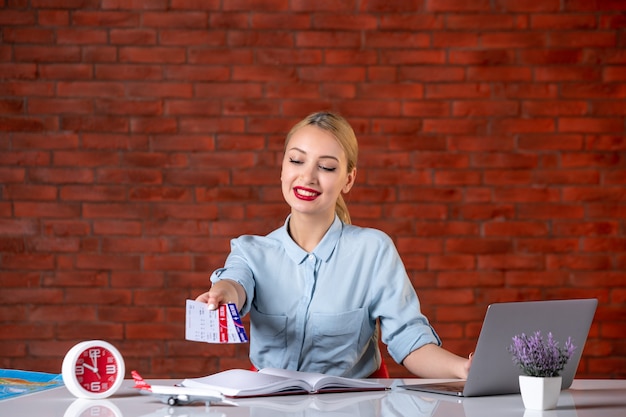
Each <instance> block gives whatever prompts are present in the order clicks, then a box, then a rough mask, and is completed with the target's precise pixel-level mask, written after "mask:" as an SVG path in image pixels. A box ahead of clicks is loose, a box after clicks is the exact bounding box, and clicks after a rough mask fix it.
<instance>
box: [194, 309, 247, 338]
mask: <svg viewBox="0 0 626 417" xmlns="http://www.w3.org/2000/svg"><path fill="white" fill-rule="evenodd" d="M186 307H187V312H186V318H185V322H186V324H185V339H186V340H191V341H194V342H207V343H246V342H247V341H248V335H247V334H246V329H245V328H244V327H243V324H242V323H241V318H240V317H239V312H238V311H237V306H236V305H235V304H232V303H231V304H222V305H220V306H219V307H218V308H217V309H216V310H209V308H208V307H207V305H206V303H201V302H198V301H194V300H187V306H186Z"/></svg>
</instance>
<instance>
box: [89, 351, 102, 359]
mask: <svg viewBox="0 0 626 417" xmlns="http://www.w3.org/2000/svg"><path fill="white" fill-rule="evenodd" d="M89 357H90V358H91V359H98V358H99V357H100V349H89Z"/></svg>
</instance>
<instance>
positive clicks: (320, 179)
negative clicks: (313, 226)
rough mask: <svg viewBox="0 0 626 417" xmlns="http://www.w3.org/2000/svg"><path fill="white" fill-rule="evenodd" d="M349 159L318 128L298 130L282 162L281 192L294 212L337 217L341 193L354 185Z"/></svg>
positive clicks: (309, 127) (326, 134)
mask: <svg viewBox="0 0 626 417" xmlns="http://www.w3.org/2000/svg"><path fill="white" fill-rule="evenodd" d="M347 166H348V162H347V160H346V155H345V152H344V151H343V149H342V148H341V146H340V145H339V142H337V140H336V139H335V137H334V136H333V135H331V134H330V133H328V132H326V131H325V130H322V129H320V128H318V127H316V126H311V125H309V126H305V127H303V128H301V129H299V130H297V131H296V132H295V133H294V134H293V135H292V136H291V139H290V140H289V143H288V144H287V148H286V150H285V156H284V158H283V166H282V173H281V176H280V177H281V182H282V191H283V196H284V198H285V201H287V203H288V204H289V205H290V206H291V210H292V212H300V213H302V214H311V215H324V216H331V215H333V216H334V212H335V203H336V201H337V198H338V197H339V194H340V193H342V192H343V193H347V192H348V191H350V188H352V184H354V179H355V176H356V169H355V170H353V171H352V172H348V168H347Z"/></svg>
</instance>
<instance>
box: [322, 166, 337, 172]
mask: <svg viewBox="0 0 626 417" xmlns="http://www.w3.org/2000/svg"><path fill="white" fill-rule="evenodd" d="M318 167H319V168H320V169H322V170H324V171H327V172H334V171H335V170H336V169H337V168H334V167H325V166H324V165H318Z"/></svg>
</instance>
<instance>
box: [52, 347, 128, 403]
mask: <svg viewBox="0 0 626 417" xmlns="http://www.w3.org/2000/svg"><path fill="white" fill-rule="evenodd" d="M124 372H125V368H124V359H123V358H122V355H121V354H120V352H119V351H118V350H117V349H116V348H115V347H114V346H113V345H111V344H110V343H108V342H105V341H103V340H91V341H86V342H81V343H78V344H77V345H75V346H74V347H72V348H71V349H70V350H69V351H68V352H67V354H66V355H65V358H64V359H63V369H62V373H63V382H65V386H66V388H67V389H68V390H69V391H70V392H71V393H72V394H74V395H75V396H76V397H79V398H106V397H108V396H110V395H112V394H113V393H115V392H116V391H117V390H118V388H119V387H120V385H121V384H122V382H123V380H124Z"/></svg>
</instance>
